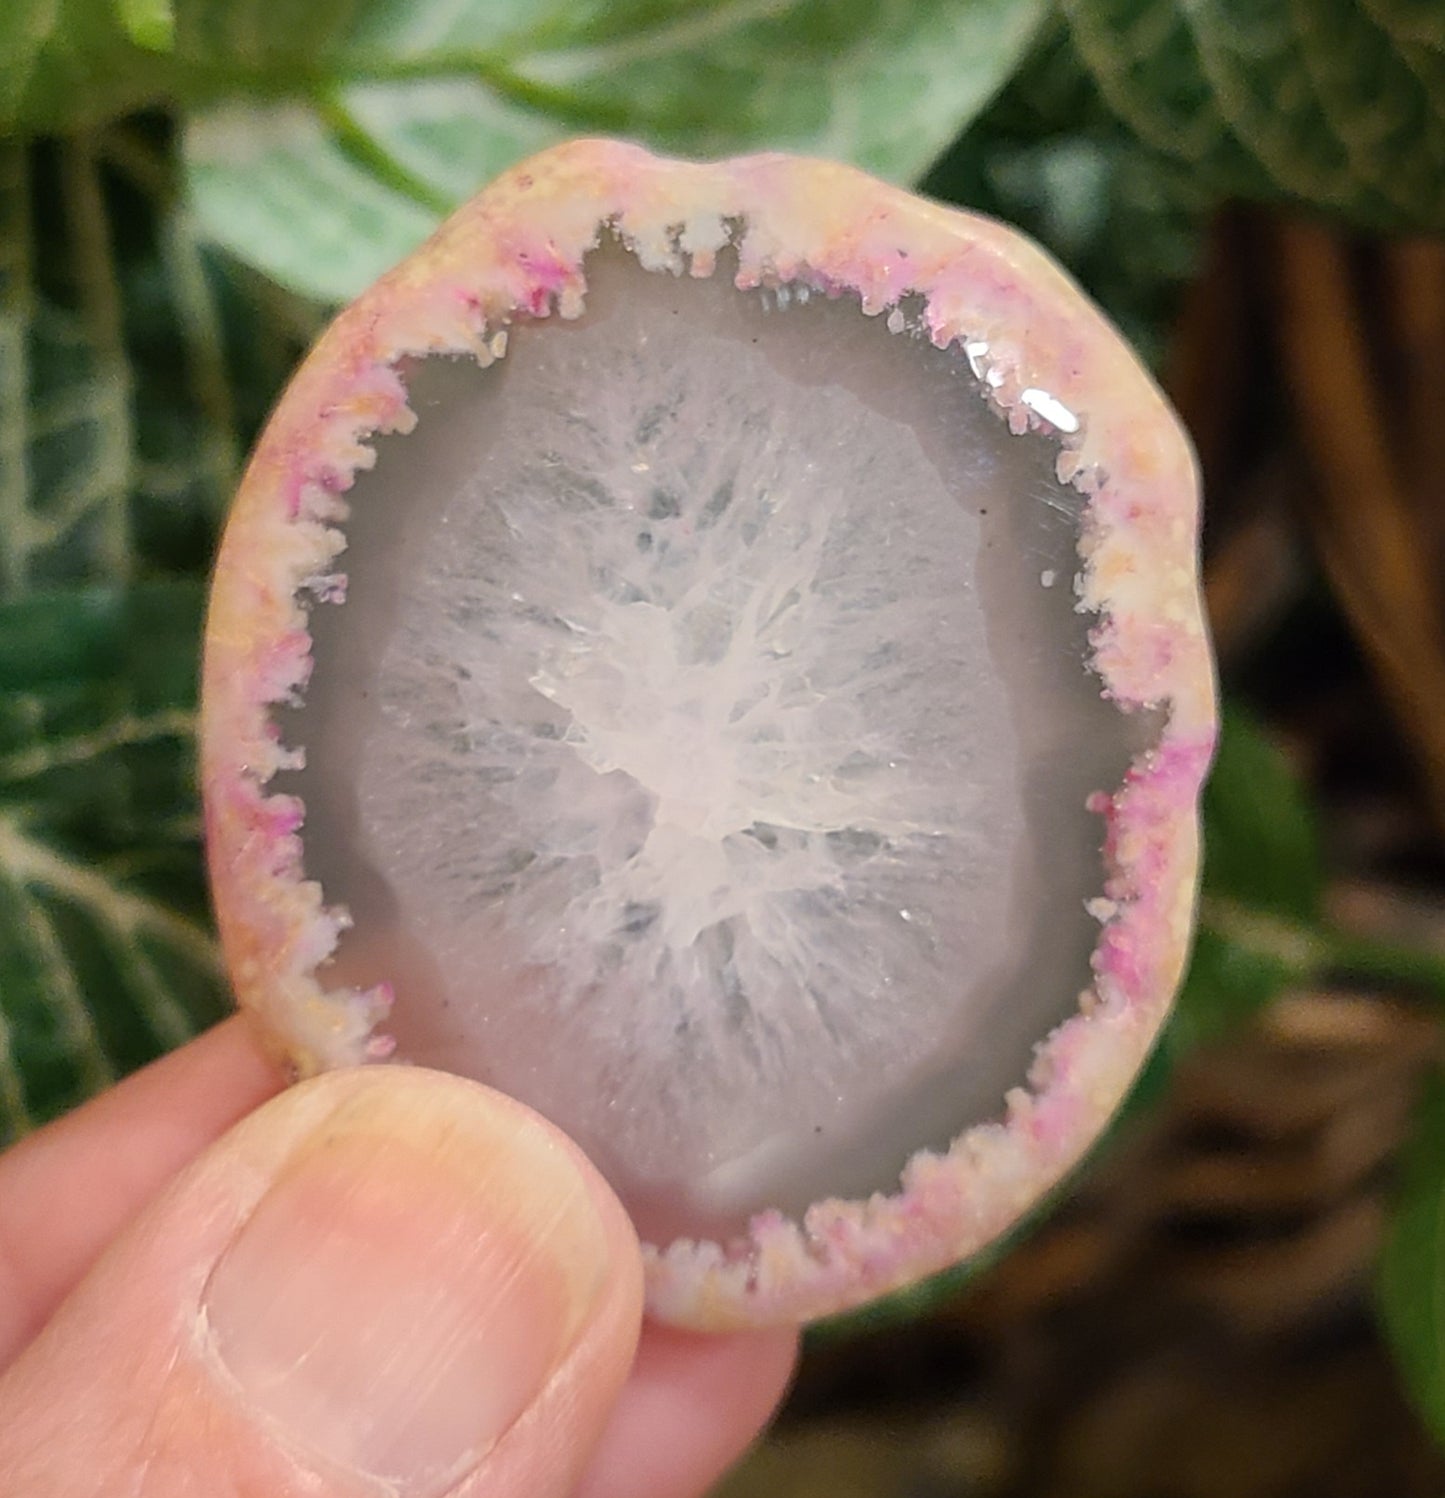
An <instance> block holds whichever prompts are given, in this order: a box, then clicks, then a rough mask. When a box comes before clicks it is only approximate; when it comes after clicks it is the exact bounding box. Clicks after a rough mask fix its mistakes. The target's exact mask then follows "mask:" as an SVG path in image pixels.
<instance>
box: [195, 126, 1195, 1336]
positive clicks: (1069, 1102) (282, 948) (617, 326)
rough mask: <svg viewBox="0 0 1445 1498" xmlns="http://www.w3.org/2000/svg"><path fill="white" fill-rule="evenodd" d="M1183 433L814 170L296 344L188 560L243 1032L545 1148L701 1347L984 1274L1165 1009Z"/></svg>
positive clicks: (598, 177) (668, 195)
mask: <svg viewBox="0 0 1445 1498" xmlns="http://www.w3.org/2000/svg"><path fill="white" fill-rule="evenodd" d="M1198 519H1199V492H1198V479H1197V474H1196V471H1195V466H1194V462H1193V457H1192V454H1191V452H1190V449H1189V444H1188V440H1187V438H1186V437H1185V435H1184V433H1183V431H1182V430H1181V428H1180V426H1179V423H1178V421H1177V420H1176V418H1175V416H1174V414H1173V413H1172V412H1171V411H1170V409H1169V406H1168V404H1167V402H1166V401H1165V400H1164V398H1163V397H1162V396H1161V394H1160V393H1159V391H1158V390H1157V388H1156V387H1155V386H1154V385H1153V383H1152V382H1151V380H1150V379H1149V377H1148V374H1147V373H1146V372H1145V371H1144V370H1143V369H1142V368H1141V367H1140V365H1139V363H1138V361H1137V360H1136V359H1135V358H1134V356H1133V355H1132V353H1131V352H1130V351H1129V349H1128V347H1127V346H1126V345H1125V343H1124V342H1123V340H1122V339H1121V338H1120V337H1119V334H1118V332H1117V330H1115V329H1114V328H1112V327H1111V326H1110V325H1109V323H1108V322H1107V320H1106V319H1105V318H1104V317H1102V316H1101V315H1100V313H1099V311H1098V310H1097V309H1096V308H1095V307H1093V306H1092V305H1091V304H1090V302H1089V301H1088V298H1087V297H1086V296H1084V295H1083V293H1081V292H1080V290H1079V288H1078V287H1076V286H1075V285H1074V284H1073V283H1072V282H1071V281H1070V280H1069V279H1068V278H1067V276H1065V275H1064V274H1063V273H1062V272H1061V271H1060V270H1059V268H1058V267H1057V266H1056V265H1054V264H1053V262H1052V261H1050V260H1049V259H1048V257H1047V256H1046V255H1044V254H1042V253H1041V252H1040V251H1039V250H1038V249H1037V248H1036V247H1034V246H1032V245H1030V244H1029V243H1028V242H1027V241H1026V240H1025V239H1023V238H1022V236H1020V235H1018V234H1016V233H1014V232H1013V231H1012V230H1010V229H1008V228H1007V227H1005V226H1003V225H1001V224H998V223H996V222H993V221H991V220H988V219H985V218H980V217H978V216H975V215H971V214H967V213H962V212H957V211H954V210H951V209H947V208H943V207H941V206H939V205H938V204H935V203H929V202H927V201H925V200H923V199H919V198H916V197H911V196H909V195H908V194H907V193H904V192H900V191H899V190H898V189H896V188H893V187H890V186H888V185H887V184H885V183H882V182H879V181H876V180H874V179H873V178H870V177H867V176H865V175H864V174H863V173H861V172H858V171H855V170H853V169H852V168H849V167H846V166H841V165H838V164H836V163H830V162H824V161H808V160H801V159H799V158H796V157H790V156H785V155H762V156H752V157H740V158H737V159H735V160H731V161H719V162H712V163H696V162H679V161H668V160H664V159H661V158H658V157H654V156H652V155H650V154H649V153H647V152H646V151H644V150H641V149H639V148H638V147H636V146H631V145H627V144H624V143H621V142H616V141H602V140H585V141H573V142H570V143H566V144H563V145H560V146H557V147H554V148H553V149H551V150H549V151H546V152H543V153H542V154H541V155H539V156H536V157H533V158H531V159H530V160H528V161H524V162H519V163H518V164H517V165H516V166H515V167H513V168H512V169H511V170H509V171H507V172H506V173H504V174H503V175H502V176H501V177H499V178H498V179H497V181H495V182H494V183H492V184H491V185H490V186H489V187H488V188H487V189H486V190H485V191H483V192H482V193H480V194H479V195H478V196H477V197H476V198H475V199H474V200H473V201H471V202H470V203H468V204H466V205H464V206H463V207H462V208H460V209H459V210H458V211H457V213H456V214H455V215H453V217H452V218H451V219H450V220H449V221H448V222H447V223H446V224H444V225H443V226H442V227H441V228H440V229H439V230H438V232H437V233H436V234H435V235H434V236H433V237H432V238H431V239H430V240H429V241H428V242H427V243H426V244H425V245H423V246H422V247H420V248H419V249H418V250H417V252H416V253H415V254H414V255H412V256H410V257H408V259H407V260H405V261H404V262H403V263H402V264H400V265H398V266H397V267H396V268H395V269H394V270H393V271H391V272H389V273H388V274H387V275H386V276H383V277H382V278H381V279H380V280H379V281H378V282H377V283H376V284H375V285H374V286H373V287H371V288H370V289H369V290H368V291H367V292H366V293H365V294H364V295H363V296H361V297H360V298H359V299H358V300H357V301H356V302H355V303H354V304H353V305H352V306H351V307H349V308H347V309H346V310H345V311H343V312H342V313H341V314H340V315H339V316H338V317H337V319H336V320H335V322H334V323H333V324H332V326H331V327H330V328H329V329H328V330H327V331H326V333H325V334H324V335H323V336H322V337H321V339H320V340H319V341H318V343H317V345H316V347H315V348H314V349H313V350H312V352H311V353H310V354H309V355H308V357H307V359H306V360H305V362H304V364H303V365H302V366H301V368H300V369H299V370H298V371H297V373H296V375H295V377H294V378H293V380H292V382H291V384H290V386H289V387H288V389H287V391H286V393H285V395H284V396H283V397H282V399H281V401H280V402H279V404H278V405H277V408H276V410H275V412H274V413H273V415H272V417H271V420H270V421H269V423H268V424H267V428H266V431H265V433H264V434H263V436H262V438H261V440H260V442H259V443H258V444H257V448H256V451H255V453H254V455H253V457H252V460H251V462H250V464H249V466H248V468H247V471H246V476H245V479H244V481H243V482H242V485H241V488H240V491H239V493H238V494H237V496H236V501H235V505H234V507H233V509H232V512H231V515H230V518H229V519H228V521H227V525H226V532H225V536H224V538H223V541H222V545H221V551H220V555H219V557H218V559H217V564H216V571H215V578H214V583H213V587H212V593H211V602H210V611H209V615H208V619H207V626H206V644H205V664H204V676H203V687H202V724H201V736H200V738H201V780H202V788H203V793H204V797H205V805H206V824H207V834H208V858H209V863H210V869H211V878H212V887H213V891H214V896H215V906H216V914H217V919H218V924H219V927H220V932H221V938H222V942H223V944H224V947H225V954H226V962H227V967H228V970H229V972H230V974H231V976H232V979H233V981H234V983H235V987H236V993H237V997H238V999H239V1002H240V1003H241V1005H242V1006H243V1007H244V1008H246V1009H247V1010H248V1011H249V1012H250V1014H251V1015H252V1016H253V1017H254V1018H255V1020H256V1022H257V1023H258V1025H259V1026H260V1028H261V1030H262V1032H263V1033H264V1035H265V1036H266V1037H267V1038H268V1040H269V1041H270V1042H271V1044H273V1045H274V1046H275V1048H276V1049H277V1050H278V1051H279V1052H280V1053H282V1054H283V1055H284V1056H285V1057H286V1058H287V1060H288V1061H289V1062H290V1064H291V1065H292V1067H293V1068H294V1070H295V1072H296V1074H297V1075H298V1076H303V1077H304V1076H310V1075H312V1074H314V1073H315V1072H317V1071H320V1070H323V1069H325V1068H328V1067H335V1066H347V1065H354V1064H357V1063H360V1062H364V1061H379V1060H384V1059H385V1058H387V1057H388V1056H391V1055H398V1056H400V1057H401V1058H402V1059H404V1060H411V1061H418V1062H424V1063H427V1064H430V1065H435V1066H440V1067H444V1068H447V1069H449V1070H452V1071H458V1072H462V1073H465V1074H467V1075H470V1076H473V1077H477V1078H481V1079H483V1080H485V1081H487V1082H490V1083H493V1084H495V1085H496V1086H498V1087H500V1088H502V1089H504V1090H505V1091H507V1092H509V1093H512V1094H515V1095H516V1096H517V1097H520V1098H522V1099H523V1100H525V1101H526V1102H528V1103H531V1104H533V1105H534V1106H535V1107H537V1108H538V1109H539V1110H541V1111H542V1112H543V1113H545V1114H547V1115H548V1116H549V1117H550V1118H551V1119H553V1120H554V1121H555V1122H556V1123H557V1124H560V1125H561V1126H562V1127H563V1128H565V1129H567V1130H568V1131H570V1132H571V1133H572V1134H573V1135H574V1136H576V1138H577V1140H578V1141H579V1142H580V1143H581V1145H582V1146H583V1147H584V1148H585V1149H586V1150H587V1151H588V1152H589V1153H590V1154H591V1155H592V1157H593V1158H594V1159H595V1160H596V1162H597V1164H598V1165H599V1166H600V1167H601V1168H602V1170H603V1171H604V1172H605V1174H606V1175H607V1177H608V1178H609V1179H610V1180H611V1182H612V1183H613V1185H614V1186H615V1187H616V1189H617V1191H618V1192H619V1193H620V1195H621V1197H622V1199H623V1200H624V1202H625V1203H626V1205H627V1207H628V1209H629V1210H630V1211H631V1213H632V1215H633V1217H634V1219H635V1221H636V1224H637V1226H638V1229H639V1231H640V1234H641V1236H642V1239H643V1262H644V1266H645V1269H646V1279H647V1304H648V1308H649V1310H650V1312H651V1314H652V1315H654V1316H656V1317H658V1318H660V1319H661V1320H663V1321H666V1322H671V1323H674V1324H677V1325H682V1326H689V1327H695V1328H716V1329H724V1328H730V1327H743V1326H764V1325H771V1324H778V1323H796V1322H799V1321H805V1320H809V1319H811V1318H813V1317H816V1316H821V1315H826V1314H828V1313H830V1312H834V1311H838V1310H841V1309H844V1308H845V1307H848V1306H852V1305H857V1304H859V1303H860V1302H862V1301H866V1300H868V1299H871V1298H873V1297H875V1296H878V1295H880V1294H883V1293H885V1292H886V1291H888V1290H891V1289H894V1288H897V1287H900V1286H904V1285H907V1284H910V1283H912V1282H914V1281H916V1280H917V1279H919V1278H920V1277H922V1276H924V1275H927V1274H929V1273H932V1272H933V1271H935V1270H938V1269H941V1268H943V1267H945V1266H947V1265H949V1264H952V1263H955V1262H957V1261H958V1260H960V1259H962V1258H966V1257H968V1256H969V1255H971V1254H974V1253H976V1252H978V1251H979V1250H981V1249H983V1248H985V1247H986V1246H987V1245H989V1244H991V1243H993V1242H995V1241H996V1240H997V1239H998V1237H999V1236H1000V1235H1001V1234H1003V1233H1005V1232H1007V1231H1008V1229H1009V1228H1010V1227H1011V1225H1012V1224H1014V1223H1015V1222H1017V1221H1018V1219H1019V1217H1020V1216H1021V1214H1023V1213H1024V1212H1026V1211H1027V1210H1028V1209H1029V1208H1030V1207H1031V1206H1032V1205H1033V1204H1034V1203H1035V1202H1037V1201H1038V1199H1039V1198H1040V1197H1041V1196H1042V1195H1043V1194H1044V1193H1045V1192H1047V1191H1049V1190H1050V1189H1052V1188H1053V1187H1054V1186H1055V1185H1056V1184H1057V1183H1058V1182H1059V1181H1060V1180H1061V1179H1062V1178H1063V1176H1064V1175H1065V1174H1066V1172H1068V1171H1069V1170H1070V1169H1071V1168H1072V1167H1073V1166H1074V1165H1075V1164H1076V1163H1077V1162H1078V1161H1079V1159H1080V1158H1081V1156H1082V1155H1083V1154H1084V1152H1085V1151H1086V1150H1087V1149H1088V1147H1089V1145H1090V1143H1091V1142H1092V1141H1093V1140H1094V1139H1095V1138H1096V1137H1097V1135H1098V1134H1099V1132H1100V1130H1101V1129H1102V1128H1103V1127H1104V1125H1105V1124H1106V1123H1107V1121H1108V1119H1109V1117H1110V1116H1111V1114H1112V1113H1113V1111H1114V1110H1115V1109H1116V1108H1117V1106H1118V1104H1119V1102H1120V1101H1121V1099H1122V1098H1123V1097H1124V1095H1125V1094H1126V1092H1127V1090H1128V1088H1129V1086H1130V1084H1131V1082H1132V1080H1133V1078H1134V1077H1135V1076H1136V1075H1137V1073H1138V1069H1139V1067H1140V1066H1141V1064H1142V1063H1143V1060H1144V1058H1145V1056H1146V1055H1147V1054H1148V1051H1149V1047H1150V1046H1151V1045H1152V1043H1153V1041H1154V1038H1155V1036H1156V1035H1157V1034H1158V1031H1159V1027H1160V1025H1161V1024H1162V1022H1163V1020H1164V1017H1165V1015H1166V1013H1167V1012H1168V1007H1169V1002H1170V999H1171V998H1172V996H1173V993H1174V990H1175V987H1176V985H1177V983H1178V980H1179V976H1180V973H1181V971H1182V969H1183V965H1184V961H1185V955H1186V952H1187V949H1188V942H1189V938H1190V933H1191V929H1192V923H1193V915H1194V905H1195V879H1196V873H1197V869H1198V814H1197V807H1198V793H1199V787H1200V785H1201V783H1202V780H1203V777H1204V775H1205V773H1206V771H1207V769H1208V765H1209V760H1210V756H1211V754H1212V751H1213V747H1214V742H1215V735H1216V731H1217V707H1216V701H1215V692H1214V679H1213V671H1212V664H1211V660H1210V654H1209V648H1208V641H1207V638H1206V635H1205V629H1204V621H1203V613H1202V609H1201V605H1200V597H1199V575H1198V560H1197V537H1198Z"/></svg>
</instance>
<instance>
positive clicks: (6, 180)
mask: <svg viewBox="0 0 1445 1498" xmlns="http://www.w3.org/2000/svg"><path fill="white" fill-rule="evenodd" d="M158 134H159V132H157V131H148V130H145V129H142V128H139V127H135V128H130V129H126V130H119V129H117V130H113V131H110V132H106V133H105V134H102V135H100V136H97V137H80V138H75V139H71V140H67V141H63V142H60V143H55V144H52V143H39V144H31V145H26V144H22V143H19V142H16V141H8V142H7V141H0V600H3V599H6V598H16V597H19V596H21V595H23V594H24V593H25V592H26V591H27V590H29V589H32V588H37V587H41V588H43V587H51V586H56V585H60V584H64V583H79V582H87V581H105V582H110V583H115V582H122V581H125V580H127V579H130V578H138V577H141V576H143V575H145V574H146V573H148V572H152V571H157V570H161V571H171V572H184V571H189V570H194V569H201V568H204V567H205V566H207V565H208V563H209V559H210V555H211V551H212V548H213V545H214V540H215V533H216V526H217V522H218V519H219V516H220V513H221V510H222V508H223V506H224V504H225V502H226V500H227V498H228V496H229V494H230V492H231V490H232V488H233V486H234V484H235V481H236V477H237V474H238V472H239V464H240V459H241V455H242V453H243V452H244V450H245V445H246V443H247V442H248V441H249V439H250V435H251V433H252V431H253V430H254V428H255V426H256V423H257V422H258V421H259V418H260V416H261V414H262V412H263V411H264V409H265V407H266V404H267V403H268V402H269V400H270V399H271V398H272V396H273V395H274V393H275V390H276V387H277V386H278V385H279V383H280V381H281V379H282V378H283V377H284V375H285V373H286V371H287V370H288V369H289V368H290V366H291V363H292V361H293V360H294V358H295V355H296V352H297V350H298V348H299V347H300V344H301V335H300V330H299V329H296V328H293V327H292V326H290V325H289V324H288V323H287V321H286V316H287V312H288V310H289V309H287V308H285V307H283V306H282V299H281V297H280V295H279V294H277V293H271V294H270V295H269V297H267V296H263V295H262V294H261V291H260V288H259V285H258V286H256V287H251V286H246V285H243V284H242V283H241V282H240V281H239V280H238V278H237V273H236V272H235V271H233V270H229V269H227V267H226V266H225V265H224V264H223V263H222V262H221V260H220V258H219V257H218V256H217V255H216V254H215V252H214V251H212V250H209V249H207V248H206V247H205V246H203V245H202V243H201V240H200V237H199V234H198V231H197V229H196V226H195V224H194V221H193V219H192V218H191V216H190V214H189V213H188V211H187V210H186V209H185V208H184V206H183V205H181V204H180V203H179V202H178V201H177V200H176V198H175V196H174V191H173V187H172V182H171V176H170V159H169V157H168V155H167V153H166V143H165V140H164V137H163V136H161V137H160V138H159V139H156V138H155V137H156V136H157V135H158ZM3 651H4V642H3V641H0V653H3Z"/></svg>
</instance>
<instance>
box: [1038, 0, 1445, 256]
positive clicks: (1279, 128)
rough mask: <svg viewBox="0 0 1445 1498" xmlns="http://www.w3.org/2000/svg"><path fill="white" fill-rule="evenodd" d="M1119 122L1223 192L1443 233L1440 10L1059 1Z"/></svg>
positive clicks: (1339, 2)
mask: <svg viewBox="0 0 1445 1498" xmlns="http://www.w3.org/2000/svg"><path fill="white" fill-rule="evenodd" d="M1060 8H1061V10H1062V12H1063V14H1064V16H1065V17H1066V19H1067V24H1068V28H1069V34H1070V37H1071V40H1072V44H1073V48H1074V51H1075V53H1076V55H1077V58H1078V59H1079V60H1080V61H1081V62H1082V64H1083V66H1084V68H1085V69H1086V70H1087V71H1088V73H1089V74H1090V75H1091V77H1092V79H1093V81H1094V84H1095V85H1096V87H1097V91H1098V94H1099V96H1100V97H1101V99H1102V100H1103V102H1104V103H1105V105H1106V106H1107V107H1108V109H1109V110H1111V111H1112V112H1113V114H1114V115H1115V116H1116V117H1117V118H1118V119H1119V120H1120V121H1121V122H1122V123H1123V124H1124V125H1125V126H1127V128H1128V129H1129V130H1130V131H1131V132H1133V133H1134V134H1135V135H1136V136H1137V137H1138V138H1139V139H1140V140H1142V141H1144V142H1145V143H1146V144H1147V145H1148V146H1149V147H1150V148H1151V149H1153V150H1154V151H1156V152H1158V153H1159V154H1160V155H1162V156H1164V157H1166V158H1168V159H1169V160H1171V161H1173V162H1174V163H1176V164H1178V165H1179V166H1181V167H1183V168H1185V169H1186V170H1187V171H1188V172H1189V173H1190V174H1191V175H1192V176H1193V177H1194V178H1195V179H1196V180H1197V181H1198V182H1199V183H1200V184H1203V185H1205V186H1207V187H1208V188H1209V189H1210V190H1211V191H1213V192H1215V193H1220V194H1239V195H1244V196H1250V197H1263V198H1273V199H1280V198H1283V199H1294V200H1296V201H1299V202H1301V203H1304V204H1308V205H1310V206H1311V207H1315V208H1320V209H1325V210H1328V211H1330V212H1334V213H1339V214H1344V215H1347V216H1349V217H1351V218H1353V219H1355V220H1357V221H1359V222H1361V223H1365V224H1369V225H1374V226H1378V227H1382V228H1389V229H1405V230H1420V229H1426V230H1429V229H1440V228H1442V227H1445V193H1442V192H1441V190H1440V184H1441V182H1442V181H1445V6H1441V5H1439V4H1434V3H1428V0H1310V3H1308V4H1300V3H1297V0H1060Z"/></svg>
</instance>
